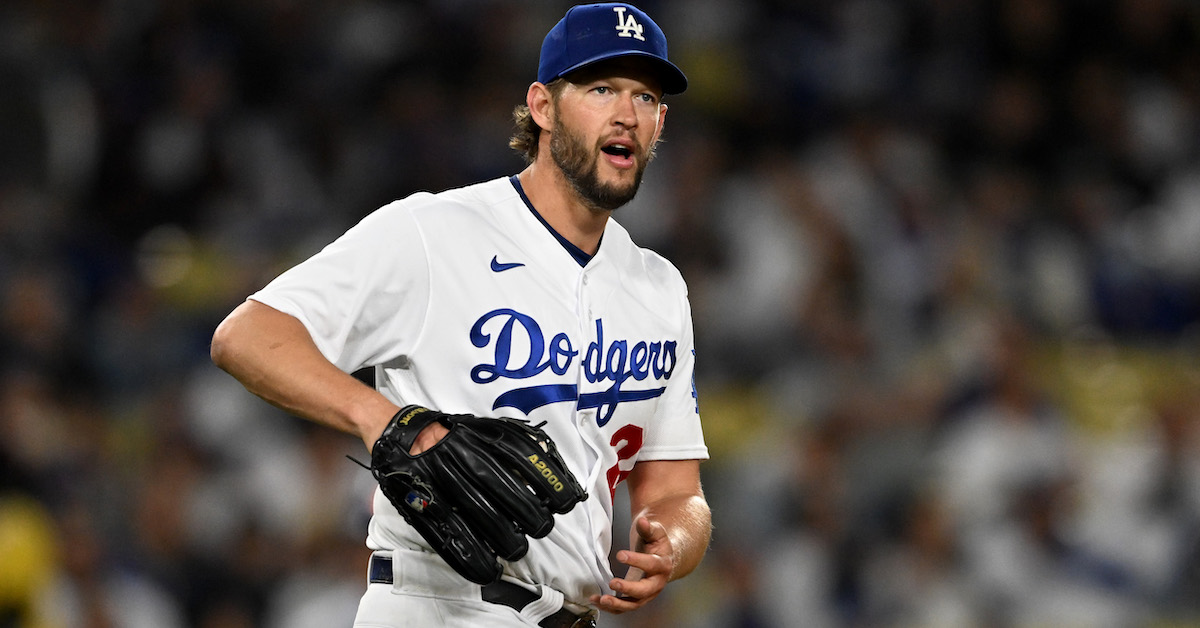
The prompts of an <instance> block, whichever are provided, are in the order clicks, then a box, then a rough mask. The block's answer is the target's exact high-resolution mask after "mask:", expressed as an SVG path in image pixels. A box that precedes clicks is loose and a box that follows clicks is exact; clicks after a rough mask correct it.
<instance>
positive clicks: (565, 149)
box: [550, 64, 666, 211]
mask: <svg viewBox="0 0 1200 628" xmlns="http://www.w3.org/2000/svg"><path fill="white" fill-rule="evenodd" d="M584 72H587V73H586V74H583V73H581V75H579V76H573V77H572V81H571V83H570V84H568V85H567V86H566V88H565V89H564V90H563V92H562V93H561V94H560V95H559V97H558V98H557V100H556V102H555V111H556V113H555V116H554V125H553V127H552V128H551V129H550V156H551V158H552V159H553V161H554V163H555V164H556V165H557V166H558V168H559V169H560V170H561V171H562V173H563V176H564V177H565V178H566V180H567V182H568V183H569V184H570V185H571V187H572V188H573V189H574V190H575V192H576V194H578V195H579V197H580V198H581V199H582V200H583V202H584V203H585V204H586V205H588V206H589V207H591V208H592V209H593V210H608V211H611V210H614V209H617V208H618V207H620V206H622V205H624V204H626V203H628V202H629V201H630V200H632V199H633V197H634V195H635V194H637V190H638V187H639V186H640V185H641V182H642V174H643V173H644V171H645V169H646V165H647V164H648V163H649V162H650V160H651V159H652V158H653V156H654V144H655V142H657V141H658V136H659V132H660V131H661V128H662V127H661V125H662V118H663V114H664V113H665V111H666V106H665V105H663V104H662V103H661V101H660V99H661V91H660V90H659V87H658V84H657V82H655V81H654V79H653V78H652V77H650V76H647V75H646V74H645V73H644V72H642V71H640V70H639V69H638V68H637V67H636V66H632V67H631V66H628V65H625V64H608V65H605V66H604V67H603V68H598V69H596V70H593V71H590V72H588V71H586V70H585V71H584ZM601 72H603V73H601Z"/></svg>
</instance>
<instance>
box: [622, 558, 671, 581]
mask: <svg viewBox="0 0 1200 628" xmlns="http://www.w3.org/2000/svg"><path fill="white" fill-rule="evenodd" d="M617 560H619V561H621V562H622V563H624V564H626V565H629V566H630V567H631V568H632V569H636V570H641V571H642V572H645V573H646V574H651V575H653V574H658V573H661V574H668V573H670V572H671V565H670V564H669V563H668V561H667V559H666V558H665V557H663V556H659V555H657V554H644V553H642V552H630V551H624V552H618V553H617ZM631 572H632V570H631ZM639 578H641V574H637V575H636V576H634V575H633V574H632V573H631V577H627V578H626V579H627V580H637V579H639Z"/></svg>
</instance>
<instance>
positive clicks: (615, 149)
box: [600, 144, 633, 159]
mask: <svg viewBox="0 0 1200 628" xmlns="http://www.w3.org/2000/svg"><path fill="white" fill-rule="evenodd" d="M600 150H602V151H604V152H606V153H608V154H609V155H613V156H615V157H621V158H623V159H628V158H630V157H632V156H633V150H632V149H630V148H629V147H628V146H622V145H620V144H609V145H608V146H605V147H604V148H601V149H600Z"/></svg>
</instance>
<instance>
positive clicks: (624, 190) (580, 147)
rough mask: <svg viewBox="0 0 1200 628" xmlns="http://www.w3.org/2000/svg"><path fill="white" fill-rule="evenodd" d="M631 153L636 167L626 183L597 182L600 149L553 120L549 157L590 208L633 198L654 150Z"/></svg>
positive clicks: (609, 207) (599, 208) (607, 208)
mask: <svg viewBox="0 0 1200 628" xmlns="http://www.w3.org/2000/svg"><path fill="white" fill-rule="evenodd" d="M636 148H637V150H635V152H634V157H635V160H636V164H637V165H636V170H635V171H634V176H633V181H632V182H631V183H629V184H627V185H610V184H607V183H604V182H602V181H600V157H599V153H600V151H599V149H595V150H588V147H587V146H586V144H585V142H584V140H583V138H582V137H580V136H579V135H577V134H575V133H573V132H571V130H570V129H567V128H566V127H564V126H563V125H562V124H561V123H558V122H556V123H555V125H554V129H553V130H552V132H551V134H550V157H551V158H553V160H554V163H555V165H557V166H558V169H559V170H560V171H561V172H562V173H563V177H565V178H566V180H567V182H568V183H569V184H571V188H572V189H573V190H575V194H576V195H577V196H578V197H579V198H580V200H582V201H583V204H584V205H586V206H587V207H588V208H589V209H591V210H592V211H614V210H616V209H617V208H619V207H621V206H622V205H625V204H626V203H628V202H629V201H631V200H633V197H634V196H636V195H637V191H638V188H639V187H641V185H642V174H643V173H644V172H645V170H646V164H648V163H649V162H650V157H651V156H652V155H653V153H650V152H645V151H642V150H641V146H640V145H638V146H637V147H636Z"/></svg>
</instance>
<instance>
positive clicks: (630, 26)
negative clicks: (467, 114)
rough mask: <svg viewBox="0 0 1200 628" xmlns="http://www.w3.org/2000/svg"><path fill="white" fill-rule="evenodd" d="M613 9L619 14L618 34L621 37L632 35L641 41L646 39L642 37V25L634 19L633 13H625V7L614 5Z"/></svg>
mask: <svg viewBox="0 0 1200 628" xmlns="http://www.w3.org/2000/svg"><path fill="white" fill-rule="evenodd" d="M613 11H615V12H616V14H617V35H618V36H620V37H632V38H634V39H637V40H639V41H646V38H645V37H642V25H641V24H638V23H637V20H635V19H633V14H632V13H630V14H629V15H625V7H613Z"/></svg>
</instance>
